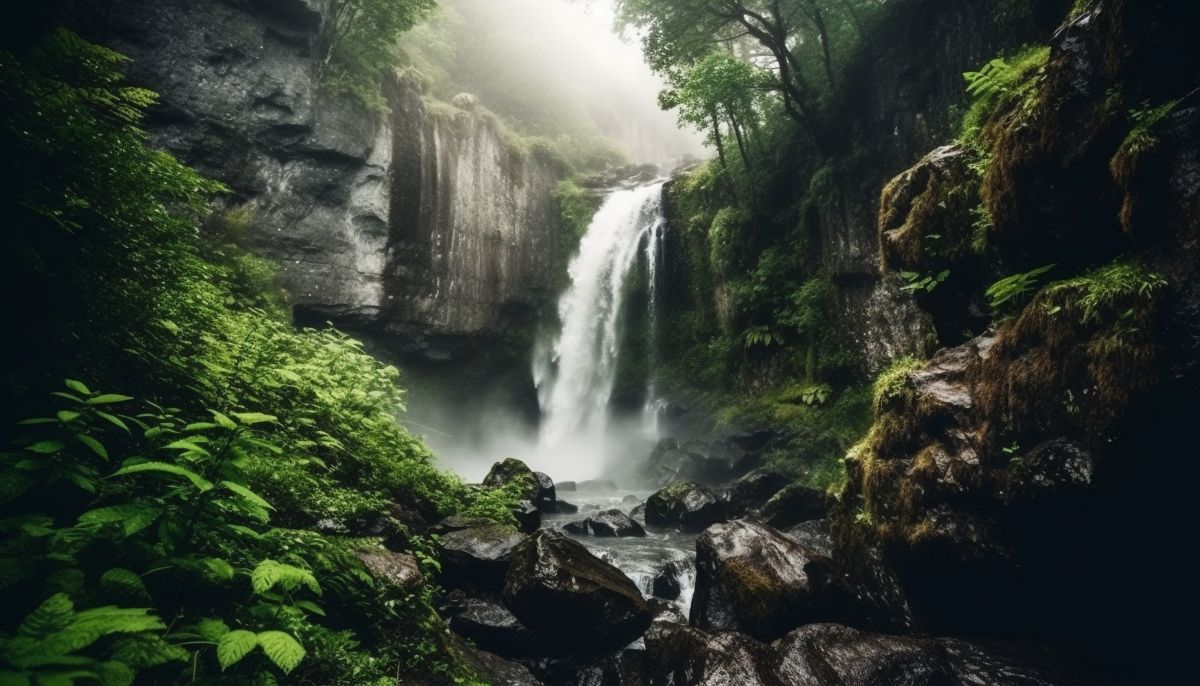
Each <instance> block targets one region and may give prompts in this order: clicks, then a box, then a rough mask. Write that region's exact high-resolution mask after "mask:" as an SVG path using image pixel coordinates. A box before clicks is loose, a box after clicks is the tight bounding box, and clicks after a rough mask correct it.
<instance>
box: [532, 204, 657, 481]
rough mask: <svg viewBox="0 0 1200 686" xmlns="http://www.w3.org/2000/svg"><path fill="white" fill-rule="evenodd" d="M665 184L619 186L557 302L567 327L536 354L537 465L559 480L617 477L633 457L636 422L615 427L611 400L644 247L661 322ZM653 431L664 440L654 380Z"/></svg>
mask: <svg viewBox="0 0 1200 686" xmlns="http://www.w3.org/2000/svg"><path fill="white" fill-rule="evenodd" d="M663 226H664V221H663V216H662V183H661V182H658V183H653V184H649V185H645V186H638V187H635V188H626V189H619V190H615V191H613V192H612V193H611V194H610V195H609V196H608V198H607V199H606V200H605V201H604V204H603V205H602V206H601V207H600V209H599V211H597V213H596V215H595V217H594V218H593V219H592V222H591V224H590V225H589V226H588V229H587V231H586V233H585V234H584V236H583V239H582V240H581V241H580V244H579V252H578V254H576V256H575V257H574V259H572V260H571V264H570V267H569V275H570V279H571V285H570V287H569V288H568V289H567V291H566V292H565V293H564V294H563V296H562V298H561V299H560V300H559V304H558V316H559V322H560V325H561V329H560V331H559V334H558V337H557V339H556V340H555V341H554V343H553V345H551V346H548V347H545V348H543V349H541V350H540V351H539V353H538V354H536V355H535V360H534V383H535V385H536V386H537V389H538V401H539V403H540V405H541V410H542V425H541V431H540V436H539V442H538V460H537V463H538V465H539V466H540V467H541V469H542V470H543V471H545V472H547V473H548V474H550V475H551V476H553V477H554V478H555V479H570V478H576V479H582V478H590V477H596V476H600V475H603V474H610V473H612V471H613V468H614V465H615V463H616V462H618V461H620V460H622V459H624V458H625V457H627V456H628V454H629V453H630V451H631V450H632V447H631V445H630V439H631V434H632V433H634V432H631V431H630V430H629V427H616V426H614V425H613V420H612V418H611V417H610V412H609V400H610V398H611V396H612V390H613V383H614V381H615V378H616V372H617V361H618V360H617V356H618V353H619V351H620V329H619V326H620V321H621V310H622V306H623V304H624V300H625V291H626V290H627V289H626V282H627V280H628V278H629V275H630V273H631V271H632V269H633V266H634V265H635V263H636V261H637V256H638V251H639V248H641V247H642V246H643V245H644V246H645V255H646V259H647V269H648V270H649V271H648V274H647V276H648V277H649V279H650V281H649V283H650V295H651V297H650V307H651V313H650V321H651V325H652V326H655V327H656V326H657V323H656V320H657V313H656V312H654V310H655V309H656V308H655V304H656V301H657V290H658V289H657V281H658V279H659V274H658V262H659V259H660V255H661V250H660V248H661V242H662V232H663ZM647 403H648V405H647V409H646V411H645V412H644V415H645V421H646V422H647V426H648V429H647V430H644V431H643V432H641V433H642V435H641V436H640V437H639V438H640V440H641V441H642V443H643V444H644V443H645V441H646V440H651V441H652V440H654V439H656V438H657V435H656V430H655V424H656V423H657V415H658V410H657V409H656V401H655V399H654V396H653V385H652V383H651V382H649V381H648V388H647Z"/></svg>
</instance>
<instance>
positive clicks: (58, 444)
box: [25, 441, 67, 455]
mask: <svg viewBox="0 0 1200 686" xmlns="http://www.w3.org/2000/svg"><path fill="white" fill-rule="evenodd" d="M65 447H67V444H66V443H63V442H62V441H38V442H37V443H34V444H33V445H31V446H26V448H25V449H26V450H28V451H30V452H33V453H37V454H39V455H53V454H54V453H57V452H59V451H60V450H62V449H63V448H65Z"/></svg>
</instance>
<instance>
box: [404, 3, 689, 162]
mask: <svg viewBox="0 0 1200 686" xmlns="http://www.w3.org/2000/svg"><path fill="white" fill-rule="evenodd" d="M440 5H441V8H440V9H439V10H438V14H437V15H435V16H434V17H433V18H432V19H431V20H430V21H429V22H428V23H427V24H426V25H425V26H423V27H421V28H419V29H418V30H416V31H414V32H413V34H412V41H411V42H412V43H413V44H414V45H415V50H414V52H415V53H417V62H418V64H419V65H420V66H421V68H422V69H423V70H425V71H428V72H431V73H430V75H431V76H432V77H433V79H434V81H435V92H436V93H437V95H438V96H439V97H442V98H444V99H448V98H450V97H453V96H454V95H455V94H457V92H459V91H466V92H470V93H472V94H474V95H476V96H478V97H479V98H480V99H481V101H482V104H483V105H484V106H485V107H487V108H488V109H491V110H493V111H495V112H496V113H497V114H499V115H500V116H501V117H502V118H503V119H505V121H506V122H508V123H509V124H510V125H512V126H514V128H516V129H517V130H518V131H521V132H522V133H526V134H530V135H539V136H547V137H562V136H567V137H572V138H576V139H586V138H588V137H589V136H596V135H599V136H603V137H606V138H608V139H611V140H612V141H614V142H616V143H617V144H618V145H619V146H620V148H621V149H622V150H623V151H624V152H625V153H626V156H627V158H628V161H630V162H635V163H653V164H658V165H660V166H662V165H666V164H668V163H669V162H671V161H672V160H675V159H677V158H680V157H683V156H689V155H690V156H705V149H704V144H703V138H702V136H700V135H699V134H698V133H697V132H695V131H693V130H685V129H681V128H680V126H679V124H678V122H677V119H676V116H675V114H673V113H670V112H664V111H662V110H661V109H659V107H658V93H659V91H660V90H661V89H662V88H663V83H662V81H661V79H659V78H658V77H657V76H655V75H654V74H653V73H652V72H651V71H650V69H649V67H647V66H646V64H645V62H644V60H643V57H642V53H641V50H640V48H639V46H637V45H636V44H634V43H632V42H629V41H627V40H625V39H622V38H621V37H619V36H618V35H617V34H616V32H615V31H614V19H613V10H612V5H611V2H610V0H443V2H442V3H440ZM459 36H469V40H457V39H456V37H459Z"/></svg>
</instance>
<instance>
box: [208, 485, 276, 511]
mask: <svg viewBox="0 0 1200 686" xmlns="http://www.w3.org/2000/svg"><path fill="white" fill-rule="evenodd" d="M221 485H222V486H224V487H225V488H227V489H229V490H231V491H233V492H234V493H236V494H238V495H240V496H242V497H243V498H245V499H246V500H248V501H250V502H251V503H254V504H255V505H257V506H259V507H261V508H264V509H267V510H274V509H275V508H273V507H271V503H268V502H267V501H266V500H264V499H263V497H262V496H260V495H259V494H257V493H255V492H254V491H252V490H250V489H249V488H246V487H245V486H243V485H241V484H239V483H234V482H232V481H222V482H221Z"/></svg>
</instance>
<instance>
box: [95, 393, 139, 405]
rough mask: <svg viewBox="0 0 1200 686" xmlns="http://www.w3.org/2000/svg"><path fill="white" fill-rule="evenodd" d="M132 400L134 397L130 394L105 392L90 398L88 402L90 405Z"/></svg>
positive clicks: (112, 403)
mask: <svg viewBox="0 0 1200 686" xmlns="http://www.w3.org/2000/svg"><path fill="white" fill-rule="evenodd" d="M130 400H133V398H132V397H130V396H128V395H121V394H119V393H104V394H101V395H97V396H93V397H91V398H88V399H87V403H88V405H115V404H116V403H124V402H129V401H130Z"/></svg>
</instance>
